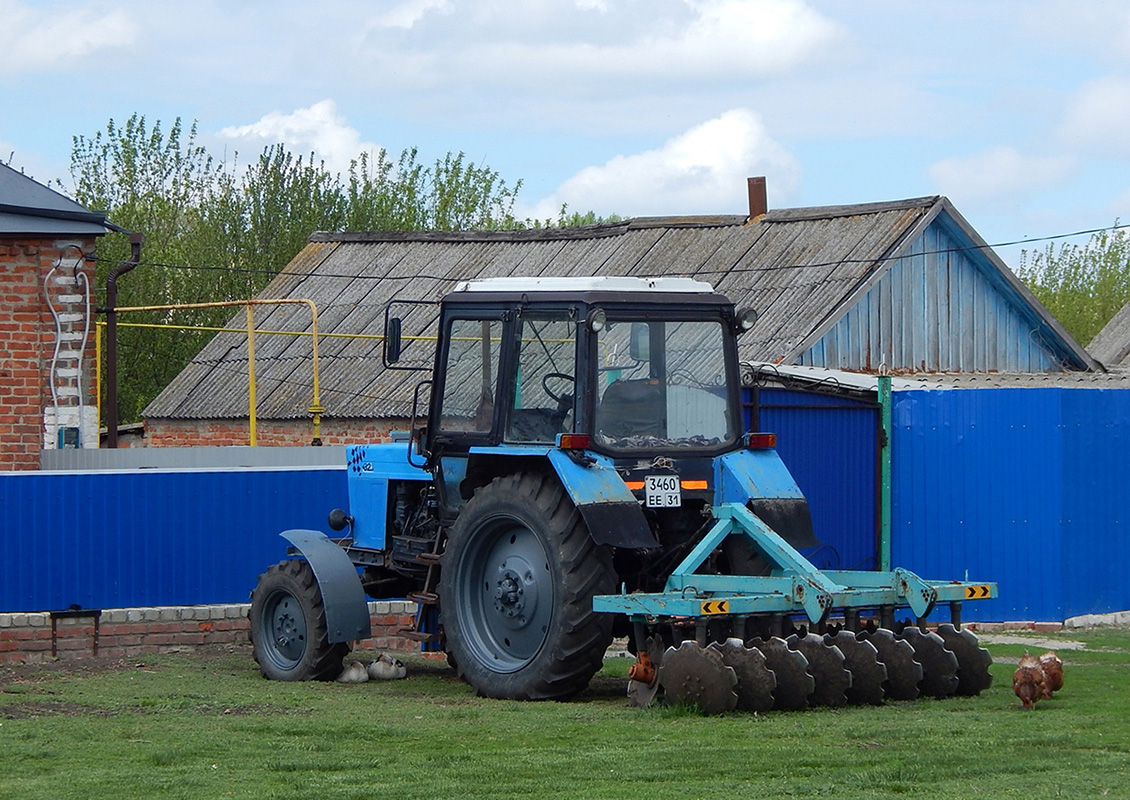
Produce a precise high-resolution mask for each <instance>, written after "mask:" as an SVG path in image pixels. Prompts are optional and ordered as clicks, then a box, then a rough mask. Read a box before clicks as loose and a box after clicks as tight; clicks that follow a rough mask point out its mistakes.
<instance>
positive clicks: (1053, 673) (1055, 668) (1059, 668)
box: [1039, 650, 1063, 697]
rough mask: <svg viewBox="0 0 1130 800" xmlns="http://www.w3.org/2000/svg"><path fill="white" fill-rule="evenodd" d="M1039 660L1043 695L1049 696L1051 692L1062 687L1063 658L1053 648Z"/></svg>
mask: <svg viewBox="0 0 1130 800" xmlns="http://www.w3.org/2000/svg"><path fill="white" fill-rule="evenodd" d="M1039 661H1040V668H1041V669H1043V671H1044V697H1051V696H1052V692H1058V691H1059V690H1060V689H1062V688H1063V660H1062V659H1061V658H1060V657H1059V656H1058V655H1056V653H1055V651H1054V650H1048V651H1047V652H1046V653H1044V654H1043V655H1041V656H1040V659H1039Z"/></svg>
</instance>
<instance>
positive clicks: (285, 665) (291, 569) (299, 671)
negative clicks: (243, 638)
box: [248, 559, 349, 681]
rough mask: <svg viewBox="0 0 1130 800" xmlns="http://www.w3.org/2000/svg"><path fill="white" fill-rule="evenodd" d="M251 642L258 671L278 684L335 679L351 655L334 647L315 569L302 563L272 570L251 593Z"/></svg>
mask: <svg viewBox="0 0 1130 800" xmlns="http://www.w3.org/2000/svg"><path fill="white" fill-rule="evenodd" d="M248 617H249V619H250V622H251V643H252V645H253V652H254V655H255V660H256V661H257V662H258V664H259V671H260V672H262V673H263V676H264V677H266V678H270V679H271V680H276V681H307V680H319V681H328V680H333V679H334V678H336V677H337V676H338V675H339V674H340V673H341V662H342V659H343V658H345V656H346V654H347V653H348V652H349V643H348V642H338V643H331V642H330V641H329V635H328V633H327V630H326V611H325V606H324V605H323V603H322V593H321V592H320V591H319V590H318V581H317V579H316V578H315V577H314V570H313V569H311V568H310V565H309V564H308V563H307V562H306V561H303V560H301V559H288V560H286V561H280V562H279V563H278V564H274V565H272V566H270V567H268V569H267V571H266V572H264V573H263V574H262V575H260V576H259V583H258V585H257V586H256V587H255V591H253V592H252V593H251V610H250V611H249V612H248Z"/></svg>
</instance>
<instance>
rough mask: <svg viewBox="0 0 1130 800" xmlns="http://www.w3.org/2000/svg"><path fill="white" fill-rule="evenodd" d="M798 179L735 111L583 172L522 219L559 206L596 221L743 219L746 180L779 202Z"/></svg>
mask: <svg viewBox="0 0 1130 800" xmlns="http://www.w3.org/2000/svg"><path fill="white" fill-rule="evenodd" d="M798 174H799V168H798V166H797V163H796V161H795V159H794V158H793V157H792V155H791V154H790V153H789V152H788V151H787V150H785V148H783V147H782V146H781V145H780V144H778V143H777V142H776V141H774V140H773V139H772V138H771V137H770V136H769V134H768V133H767V132H766V130H765V126H764V125H763V124H762V122H761V120H760V119H759V118H758V117H757V115H755V114H753V113H752V112H750V111H747V110H745V109H734V110H731V111H727V112H726V113H724V114H722V115H721V116H719V117H717V118H715V119H712V120H709V121H707V122H704V123H702V124H701V125H698V126H696V127H694V128H692V129H691V130H689V131H687V132H686V133H683V134H680V135H679V136H676V137H674V138H673V139H671V140H669V141H667V142H666V143H664V144H663V146H662V147H660V148H658V149H655V150H648V151H646V152H643V153H637V154H635V155H627V156H616V157H615V158H613V159H612V160H610V161H608V162H607V163H605V164H603V165H602V166H599V167H587V168H585V169H583V170H581V171H580V172H578V173H577V174H576V175H574V176H573V177H571V178H569V179H568V180H567V181H565V183H563V184H562V185H561V186H560V187H559V188H558V189H557V191H556V192H554V193H553V195H551V196H550V197H547V198H545V199H544V200H542V201H541V202H539V203H538V204H537V205H536V206H534V208H533V209H531V211H530V213H529V214H528V216H531V217H534V218H536V219H546V218H556V216H557V213H558V211H559V210H560V208H561V205H562V203H567V204H568V207H569V209H570V210H571V211H576V212H581V213H584V212H586V211H590V210H592V211H596V212H597V213H598V214H602V215H607V214H620V215H622V216H662V215H668V214H714V213H723V214H741V213H743V212H745V211H746V210H747V208H748V198H747V191H746V178H748V177H750V176H752V175H766V176H767V178H768V181H767V183H768V187H769V191H770V194H771V196H772V197H780V196H782V195H787V194H788V193H789V192H790V191H792V190H793V189H794V188H795V186H796V182H797V179H798ZM770 205H772V202H771V204H770Z"/></svg>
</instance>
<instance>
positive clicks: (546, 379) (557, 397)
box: [541, 372, 577, 403]
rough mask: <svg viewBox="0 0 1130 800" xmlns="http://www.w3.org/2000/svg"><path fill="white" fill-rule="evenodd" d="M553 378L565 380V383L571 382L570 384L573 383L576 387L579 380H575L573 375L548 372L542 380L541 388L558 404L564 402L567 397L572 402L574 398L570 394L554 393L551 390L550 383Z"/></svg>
mask: <svg viewBox="0 0 1130 800" xmlns="http://www.w3.org/2000/svg"><path fill="white" fill-rule="evenodd" d="M552 378H555V379H558V380H563V381H569V383H572V384H574V385H575V384H576V383H577V379H576V378H574V377H573V376H572V375H567V374H565V373H564V372H547V373H546V374H545V375H544V376H542V379H541V388H542V389H544V390H545V393H546V394H547V395H549V396H550V397H551V398H553V400H555V401H556V402H558V403H560V402H562V401H563V400H564V399H565V398H567V397H568V398H569V399H570V400H572V397H571V396H570V395H569V394H567V393H565V392H561V393H560V394H558V393H556V392H554V391H553V390H552V389H550V388H549V381H550V379H552Z"/></svg>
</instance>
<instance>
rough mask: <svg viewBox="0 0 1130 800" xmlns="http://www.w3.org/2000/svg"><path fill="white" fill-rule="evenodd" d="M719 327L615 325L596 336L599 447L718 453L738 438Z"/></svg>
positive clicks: (713, 322)
mask: <svg viewBox="0 0 1130 800" xmlns="http://www.w3.org/2000/svg"><path fill="white" fill-rule="evenodd" d="M725 337H726V330H725V328H724V327H723V324H722V322H721V321H720V320H708V321H703V320H695V321H665V322H658V321H654V320H649V321H646V322H641V321H634V322H633V321H628V320H625V321H619V322H618V321H616V320H613V319H609V321H608V324H607V325H606V326H605V328H604V329H603V330H601V331H600V332H599V334H598V335H597V345H598V361H599V363H598V365H597V381H596V386H597V403H596V418H595V419H596V421H595V426H594V432H595V440H596V442H597V443H598V444H599V445H601V446H603V447H605V448H609V449H622V450H639V449H651V448H655V449H667V448H672V447H675V448H694V449H714V448H717V447H720V446H723V445H727V444H730V443H732V442H733V441H735V439H736V438H737V423H736V420H735V419H734V418H733V417H734V413H733V410H732V409H731V408H730V403H729V390H728V388H727V385H726V381H727V373H726V349H725Z"/></svg>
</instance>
